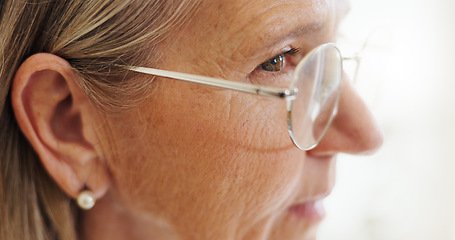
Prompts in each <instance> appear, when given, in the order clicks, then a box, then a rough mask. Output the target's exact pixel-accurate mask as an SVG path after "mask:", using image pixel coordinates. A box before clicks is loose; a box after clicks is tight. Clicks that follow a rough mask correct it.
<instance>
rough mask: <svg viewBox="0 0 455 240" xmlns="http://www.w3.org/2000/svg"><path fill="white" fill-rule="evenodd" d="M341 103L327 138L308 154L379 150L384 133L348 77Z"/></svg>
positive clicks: (326, 135)
mask: <svg viewBox="0 0 455 240" xmlns="http://www.w3.org/2000/svg"><path fill="white" fill-rule="evenodd" d="M338 104H339V105H338V113H337V115H336V116H335V118H334V120H333V122H332V124H331V125H330V127H329V129H328V130H327V132H326V134H325V136H324V138H323V139H322V140H321V142H319V144H318V146H317V147H316V148H314V149H312V150H310V151H308V154H311V155H330V154H335V153H338V152H343V153H349V154H369V153H373V152H374V151H376V150H377V149H379V147H380V146H381V145H382V143H383V141H384V137H383V134H382V131H381V130H380V128H379V127H378V125H377V123H376V121H375V120H374V118H373V116H372V114H371V112H370V111H369V109H368V107H367V106H366V105H365V103H364V102H363V100H362V99H361V98H360V96H359V95H358V94H357V93H356V92H355V90H354V89H353V87H352V85H351V83H350V82H349V81H347V80H346V78H345V80H344V81H343V86H342V91H341V96H340V100H339V103H338Z"/></svg>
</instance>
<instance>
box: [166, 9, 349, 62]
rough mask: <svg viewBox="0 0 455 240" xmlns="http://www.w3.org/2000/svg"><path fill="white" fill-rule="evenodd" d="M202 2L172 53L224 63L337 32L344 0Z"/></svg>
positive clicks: (271, 51)
mask: <svg viewBox="0 0 455 240" xmlns="http://www.w3.org/2000/svg"><path fill="white" fill-rule="evenodd" d="M201 1H202V2H201V4H200V7H199V9H198V12H197V13H196V14H195V16H194V17H193V19H192V21H191V22H190V23H189V24H188V26H187V29H186V31H185V33H181V35H182V36H184V37H182V38H183V39H178V42H177V43H176V45H178V47H177V49H178V50H177V49H174V50H175V51H179V52H180V53H184V52H188V51H192V52H193V54H192V55H193V56H196V57H197V58H198V57H200V56H201V55H200V54H201V53H206V55H207V56H208V55H210V56H213V57H219V59H210V60H213V61H214V62H217V63H222V62H223V61H224V62H226V61H229V60H231V61H238V60H239V59H242V58H251V59H254V58H255V57H257V56H259V54H262V55H267V54H272V53H276V51H279V50H280V48H283V47H286V46H287V45H288V43H289V42H290V41H291V40H292V39H293V38H294V39H295V37H296V35H299V36H305V37H306V38H307V41H308V42H310V41H313V40H314V39H315V38H316V37H314V36H311V37H310V36H309V35H310V34H312V33H313V32H321V31H319V30H320V29H322V28H324V29H325V32H327V31H328V30H327V29H334V28H335V27H334V26H335V23H336V22H337V18H338V17H336V16H337V15H338V14H337V12H338V11H337V10H338V8H339V7H338V6H339V5H340V3H341V1H345V0H283V1H279V0H201ZM305 37H304V38H305ZM315 42H317V41H315ZM319 43H320V42H319ZM188 46H189V47H190V48H191V49H190V50H189V49H188ZM295 47H301V46H295ZM182 48H184V49H182ZM260 51H269V52H267V53H259V52H260ZM181 57H184V55H183V54H182V56H181ZM189 57H190V56H188V55H187V56H186V57H185V58H189ZM269 57H271V56H269ZM185 60H186V61H187V62H189V61H191V60H194V59H185ZM263 60H266V59H263ZM198 61H199V60H198ZM229 64H231V65H230V66H232V63H229ZM239 64H240V62H239Z"/></svg>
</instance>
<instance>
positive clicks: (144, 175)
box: [82, 0, 382, 240]
mask: <svg viewBox="0 0 455 240" xmlns="http://www.w3.org/2000/svg"><path fill="white" fill-rule="evenodd" d="M347 9H348V6H347V3H345V2H344V1H343V0H340V1H335V0H334V1H330V0H326V1H324V0H300V1H297V0H290V1H273V0H266V1H264V0H248V1H245V0H228V1H225V0H223V1H212V0H206V1H203V3H202V4H201V7H200V9H199V11H198V12H197V13H196V15H195V16H194V17H193V19H192V20H191V22H190V23H189V24H188V25H187V27H186V28H184V29H183V30H182V31H180V32H178V33H175V34H174V35H173V38H172V41H171V40H169V41H167V42H165V43H163V45H162V46H161V47H160V50H161V51H163V53H164V54H163V58H162V60H161V61H160V64H159V68H162V69H167V70H173V71H180V72H186V73H194V74H199V75H205V76H212V77H218V78H224V79H230V80H233V81H244V82H251V83H254V84H263V85H272V86H274V85H275V86H281V84H282V83H280V82H274V81H273V80H270V79H275V78H274V77H273V76H274V75H276V74H280V73H271V72H267V71H263V70H261V69H258V68H257V66H258V65H260V64H261V63H262V62H264V61H266V60H267V59H270V58H271V57H273V56H275V55H277V54H279V53H281V52H283V51H284V50H286V49H287V48H289V47H298V48H300V52H299V53H298V54H302V55H304V54H305V52H308V51H309V50H311V49H312V48H314V47H316V46H318V45H320V44H322V43H326V42H334V41H336V39H335V38H336V34H337V32H336V31H337V25H338V23H339V21H340V20H341V18H342V17H343V15H344V14H345V13H346V12H347ZM296 29H297V30H298V32H295V30H296ZM145 77H147V78H150V76H145ZM154 81H155V83H154V84H155V85H154V90H153V91H152V92H151V93H150V96H148V97H147V98H146V99H145V100H144V101H142V102H141V103H139V104H138V105H137V106H135V107H134V108H133V110H132V111H130V112H128V113H125V114H119V115H116V116H101V117H100V119H99V120H98V121H99V122H102V123H104V124H103V125H102V127H101V128H99V129H98V132H97V136H98V138H99V139H100V145H99V146H98V148H99V149H102V151H103V153H104V157H105V161H106V167H107V168H108V169H109V172H110V187H109V190H108V191H107V193H106V194H105V195H104V196H102V197H101V198H100V199H99V201H98V202H97V205H96V206H95V208H94V209H93V210H91V211H88V212H86V213H84V216H83V226H84V227H83V229H84V232H83V233H82V235H83V237H84V239H92V238H93V239H199V240H200V239H277V240H278V239H288V240H291V239H315V236H316V229H317V226H318V224H319V222H320V221H319V220H312V219H308V218H301V217H299V216H296V214H295V213H293V212H292V211H291V207H292V206H294V205H296V204H301V203H306V202H310V201H316V200H320V199H322V198H323V197H325V196H326V195H328V194H329V193H330V191H331V189H332V188H333V185H334V177H335V162H336V154H337V153H339V152H345V153H352V154H357V153H365V152H371V151H373V150H375V149H377V148H378V147H379V145H380V144H381V142H382V136H381V134H380V132H379V130H378V129H377V127H376V125H375V123H374V121H373V120H372V118H371V115H370V113H369V112H368V110H367V108H366V107H365V106H364V104H363V102H362V101H361V100H360V99H359V97H358V96H357V95H356V93H355V92H354V91H353V90H352V87H351V86H350V84H349V82H348V81H347V80H345V81H344V83H343V90H342V91H343V92H342V95H341V99H340V105H339V113H338V115H337V117H336V118H335V120H334V122H333V124H332V125H331V127H330V129H329V130H328V132H327V134H326V136H325V138H324V139H323V140H322V142H321V143H320V144H319V145H318V147H316V148H315V149H313V150H310V151H306V152H305V151H301V150H299V149H297V148H296V147H295V146H294V145H293V143H292V141H291V140H290V139H289V135H288V133H287V125H286V119H285V116H286V115H285V114H286V113H285V109H284V106H285V102H284V101H280V100H277V99H272V98H265V97H261V96H256V95H253V94H246V93H240V92H236V91H230V90H220V89H216V88H211V87H207V86H200V85H196V84H191V83H184V82H180V81H176V80H171V79H164V78H156V79H155V80H154ZM125 126H127V127H125ZM106 143H109V144H106Z"/></svg>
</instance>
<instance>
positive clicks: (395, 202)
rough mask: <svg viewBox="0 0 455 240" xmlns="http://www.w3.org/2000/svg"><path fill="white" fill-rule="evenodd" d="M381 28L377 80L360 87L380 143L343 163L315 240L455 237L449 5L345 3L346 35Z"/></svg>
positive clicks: (390, 0)
mask: <svg viewBox="0 0 455 240" xmlns="http://www.w3.org/2000/svg"><path fill="white" fill-rule="evenodd" d="M378 28H379V29H380V34H379V37H378V38H379V39H380V38H381V36H382V37H383V39H382V40H381V41H383V42H384V43H388V44H385V46H388V47H387V48H386V50H385V51H383V52H382V55H381V54H378V58H377V63H376V64H374V65H370V67H372V69H371V71H372V72H374V73H377V72H380V74H374V75H375V76H372V77H371V78H370V79H361V81H360V82H359V84H358V86H359V91H361V93H363V94H365V95H366V96H367V97H366V98H367V99H369V103H370V104H371V107H372V110H373V112H374V114H375V115H376V116H377V119H378V122H379V124H380V125H381V126H382V128H383V130H384V132H385V136H386V141H385V144H384V146H383V147H382V149H381V150H380V151H379V152H378V153H377V154H376V155H374V156H367V157H365V156H361V157H353V156H344V155H343V156H341V157H340V160H339V162H338V177H337V181H338V183H337V186H336V187H335V189H334V192H333V193H332V195H331V196H329V198H328V199H327V201H326V208H327V211H328V217H327V219H326V220H325V221H324V222H323V224H322V226H321V230H320V239H321V240H408V239H412V240H430V239H431V240H455V153H454V150H455V125H454V124H455V47H454V45H455V1H453V0H381V1H378V0H376V1H374V0H352V10H351V13H350V15H349V17H348V19H347V20H346V22H345V23H344V24H343V32H345V35H347V36H349V37H350V38H354V39H363V37H364V36H366V35H367V34H368V32H369V31H370V30H372V29H378ZM371 98H373V99H372V100H371Z"/></svg>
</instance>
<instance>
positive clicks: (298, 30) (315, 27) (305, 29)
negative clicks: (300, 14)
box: [262, 21, 325, 49]
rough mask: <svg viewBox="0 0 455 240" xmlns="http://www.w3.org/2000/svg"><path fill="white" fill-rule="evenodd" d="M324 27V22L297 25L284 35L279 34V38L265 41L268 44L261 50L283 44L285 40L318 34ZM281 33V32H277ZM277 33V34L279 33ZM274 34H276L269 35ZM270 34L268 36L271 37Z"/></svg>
mask: <svg viewBox="0 0 455 240" xmlns="http://www.w3.org/2000/svg"><path fill="white" fill-rule="evenodd" d="M324 26H325V22H322V21H321V22H310V23H308V24H303V25H298V26H297V27H294V28H292V29H291V30H290V31H287V33H285V34H281V33H279V36H278V37H276V38H272V39H268V40H266V41H267V42H268V43H267V44H266V45H264V46H263V47H262V48H266V49H267V48H270V47H272V46H275V45H277V44H278V43H280V42H283V41H284V40H286V39H289V38H293V37H298V36H302V35H307V34H309V33H313V32H318V31H320V30H321V29H323V28H324ZM279 31H281V30H279ZM279 31H278V32H279ZM271 34H276V32H274V33H271ZM271 34H270V33H269V34H268V36H270V35H271Z"/></svg>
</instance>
